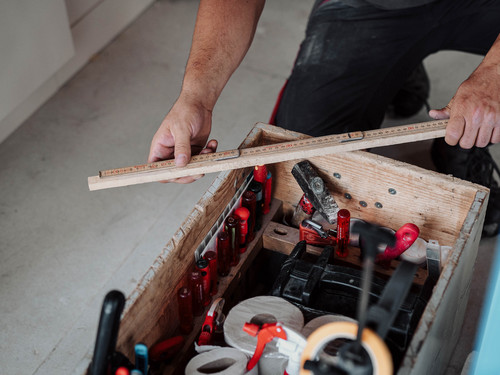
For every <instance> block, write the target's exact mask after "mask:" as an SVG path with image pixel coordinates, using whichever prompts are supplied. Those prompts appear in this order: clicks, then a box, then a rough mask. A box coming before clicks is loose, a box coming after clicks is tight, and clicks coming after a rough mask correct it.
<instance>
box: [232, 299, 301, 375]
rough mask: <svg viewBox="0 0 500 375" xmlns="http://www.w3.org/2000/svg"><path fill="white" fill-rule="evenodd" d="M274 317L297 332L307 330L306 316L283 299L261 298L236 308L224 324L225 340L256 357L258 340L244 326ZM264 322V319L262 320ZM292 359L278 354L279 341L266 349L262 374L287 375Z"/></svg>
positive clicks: (249, 300)
mask: <svg viewBox="0 0 500 375" xmlns="http://www.w3.org/2000/svg"><path fill="white" fill-rule="evenodd" d="M260 317H272V318H273V320H274V321H275V322H280V323H282V324H283V325H284V326H285V327H288V328H290V329H292V330H294V331H296V332H300V331H301V330H302V327H303V326H304V317H303V315H302V312H301V311H300V310H299V309H298V308H297V307H295V306H294V305H292V304H291V303H290V302H288V301H286V300H285V299H283V298H280V297H273V296H258V297H254V298H250V299H247V300H244V301H242V302H240V303H239V304H238V305H236V306H235V307H233V308H232V309H231V311H229V314H228V315H227V318H226V320H225V321H224V339H225V341H226V343H227V344H228V345H230V346H232V347H233V348H236V349H239V350H241V351H242V352H244V353H246V354H247V355H248V356H250V357H251V356H252V355H253V353H254V352H255V348H256V346H257V337H253V336H250V335H249V334H248V333H246V332H244V331H243V325H244V324H245V323H247V322H250V321H252V319H254V318H260ZM258 320H260V319H258ZM287 361H288V357H287V356H285V355H284V354H281V353H279V352H278V348H277V347H276V343H275V341H272V342H270V343H269V344H267V345H266V348H265V349H264V352H263V354H262V357H261V359H260V360H259V372H260V373H261V374H266V375H274V374H280V375H282V374H283V371H284V369H285V367H286V363H287Z"/></svg>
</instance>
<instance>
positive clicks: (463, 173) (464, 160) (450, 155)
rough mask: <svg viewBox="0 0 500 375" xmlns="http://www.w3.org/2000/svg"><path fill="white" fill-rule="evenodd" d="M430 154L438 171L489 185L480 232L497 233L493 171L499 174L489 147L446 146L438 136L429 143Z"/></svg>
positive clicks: (498, 191) (499, 208)
mask: <svg viewBox="0 0 500 375" xmlns="http://www.w3.org/2000/svg"><path fill="white" fill-rule="evenodd" d="M431 157H432V161H433V162H434V165H435V166H436V169H437V170H438V172H441V173H444V174H451V175H453V176H455V177H458V178H461V179H463V180H467V181H470V182H474V183H476V184H479V185H483V186H486V187H487V188H489V189H490V198H489V200H488V207H487V208H486V217H485V219H484V227H483V236H486V237H493V236H496V235H497V234H498V232H499V229H500V187H499V186H498V183H497V181H496V180H495V178H494V177H493V173H494V172H496V173H497V176H500V169H499V168H498V166H497V164H496V163H495V161H494V160H493V158H492V157H491V154H490V152H489V151H488V148H487V147H485V148H479V147H473V148H471V149H469V150H466V149H463V148H461V147H460V146H449V145H448V144H446V142H445V141H444V139H442V138H440V139H436V140H434V143H433V144H432V148H431Z"/></svg>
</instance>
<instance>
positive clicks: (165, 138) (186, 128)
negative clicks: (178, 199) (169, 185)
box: [148, 94, 217, 184]
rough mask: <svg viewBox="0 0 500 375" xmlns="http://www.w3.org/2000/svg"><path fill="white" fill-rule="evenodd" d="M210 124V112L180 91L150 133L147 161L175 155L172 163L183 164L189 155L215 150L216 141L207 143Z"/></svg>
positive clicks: (184, 179)
mask: <svg viewBox="0 0 500 375" xmlns="http://www.w3.org/2000/svg"><path fill="white" fill-rule="evenodd" d="M211 126H212V112H211V111H210V110H208V109H206V108H205V107H204V106H203V105H202V104H201V103H198V102H196V101H195V100H192V99H191V98H189V97H188V96H186V95H182V94H181V96H180V97H179V99H177V102H176V103H175V104H174V106H173V107H172V109H171V110H170V112H169V113H168V114H167V116H166V117H165V119H164V120H163V122H162V123H161V125H160V128H159V129H158V131H157V132H156V134H155V135H154V137H153V140H152V142H151V148H150V151H149V158H148V162H149V163H152V162H155V161H159V160H165V159H171V158H173V157H175V165H176V166H179V167H183V166H185V165H186V164H187V163H188V162H189V160H190V159H191V155H195V154H207V153H211V152H215V151H216V149H217V141H216V140H215V139H212V140H210V142H208V143H207V139H208V136H209V135H210V130H211ZM201 177H202V175H199V176H190V177H182V178H178V179H174V180H170V181H164V182H177V183H183V184H187V183H191V182H193V181H195V180H197V179H199V178H201Z"/></svg>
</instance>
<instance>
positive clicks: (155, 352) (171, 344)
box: [149, 336, 184, 362]
mask: <svg viewBox="0 0 500 375" xmlns="http://www.w3.org/2000/svg"><path fill="white" fill-rule="evenodd" d="M183 345H184V338H183V337H182V336H175V337H171V338H169V339H168V340H163V341H160V342H159V343H157V344H155V345H153V346H152V347H151V348H150V349H149V359H150V360H151V361H152V362H161V361H166V360H168V359H170V358H172V357H173V356H174V355H175V354H177V352H178V351H179V350H180V349H181V348H182V346H183Z"/></svg>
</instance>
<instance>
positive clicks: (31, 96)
mask: <svg viewBox="0 0 500 375" xmlns="http://www.w3.org/2000/svg"><path fill="white" fill-rule="evenodd" d="M153 1H154V0H1V1H0V142H2V141H4V140H5V139H6V138H7V137H8V136H9V134H10V133H12V132H13V131H14V130H15V129H16V128H17V127H18V126H19V125H21V124H22V123H23V122H24V121H25V120H26V119H27V118H28V117H29V116H30V115H31V114H32V113H33V112H34V111H36V110H37V109H38V108H39V107H40V106H41V105H42V104H43V103H44V102H45V101H46V100H47V99H49V98H50V97H51V96H52V95H53V94H54V93H55V92H56V91H57V90H58V89H59V88H60V87H61V86H62V85H63V84H64V83H65V82H66V81H67V80H68V79H69V78H71V77H72V76H73V75H74V74H75V73H76V72H77V71H78V70H80V69H81V68H82V67H83V66H84V65H85V64H86V63H87V62H88V60H89V59H90V58H91V57H92V56H93V55H94V54H95V53H96V52H98V51H100V50H101V49H102V48H103V47H104V46H105V45H106V44H108V43H109V42H110V41H111V40H112V39H113V38H114V37H115V36H116V35H118V34H119V33H120V32H121V31H122V30H123V29H124V28H125V27H126V26H127V25H128V24H129V23H130V22H131V21H133V20H134V19H135V18H136V17H137V16H138V15H139V14H140V13H141V12H142V11H144V10H145V9H146V8H147V7H148V6H149V5H150V4H152V3H153Z"/></svg>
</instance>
